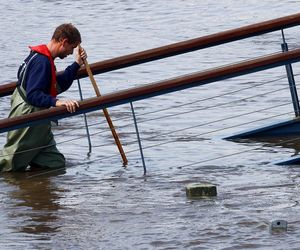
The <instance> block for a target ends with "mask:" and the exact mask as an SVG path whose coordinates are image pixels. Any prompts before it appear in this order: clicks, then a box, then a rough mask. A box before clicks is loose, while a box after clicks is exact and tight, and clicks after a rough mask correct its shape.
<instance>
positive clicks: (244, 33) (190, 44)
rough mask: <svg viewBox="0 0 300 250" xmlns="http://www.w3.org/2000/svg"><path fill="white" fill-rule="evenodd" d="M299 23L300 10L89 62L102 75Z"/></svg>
mask: <svg viewBox="0 0 300 250" xmlns="http://www.w3.org/2000/svg"><path fill="white" fill-rule="evenodd" d="M299 24H300V13H297V14H294V15H290V16H285V17H281V18H276V19H272V20H269V21H265V22H260V23H256V24H252V25H247V26H243V27H240V28H237V29H231V30H227V31H223V32H219V33H215V34H212V35H207V36H203V37H198V38H195V39H190V40H186V41H183V42H178V43H173V44H169V45H165V46H162V47H157V48H154V49H149V50H145V51H141V52H138V53H133V54H130V55H125V56H120V57H116V58H113V59H109V60H105V61H101V62H97V63H93V64H90V66H91V70H92V72H93V74H100V73H104V72H109V71H112V70H117V69H121V68H125V67H129V66H133V65H137V64H141V63H145V62H150V61H154V60H158V59H162V58H166V57H170V56H175V55H179V54H183V53H187V52H191V51H195V50H199V49H204V48H208V47H212V46H216V45H220V44H224V43H228V42H233V41H237V40H241V39H245V38H249V37H252V36H258V35H261V34H265V33H269V32H273V31H277V30H281V29H285V28H290V27H293V26H296V25H299ZM87 76H88V74H87V71H86V69H85V68H82V69H81V70H79V71H78V75H77V77H78V78H84V77H87ZM15 86H16V83H15V82H12V83H9V84H4V85H0V97H1V96H5V95H9V94H11V93H12V92H13V90H14V88H15Z"/></svg>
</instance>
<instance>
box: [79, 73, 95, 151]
mask: <svg viewBox="0 0 300 250" xmlns="http://www.w3.org/2000/svg"><path fill="white" fill-rule="evenodd" d="M77 83H78V91H79V96H80V100H81V101H82V100H83V96H82V91H81V86H80V81H79V79H77ZM83 117H84V124H85V129H86V134H87V139H88V144H89V152H88V153H87V155H88V156H89V155H90V154H91V152H92V143H91V137H90V131H89V127H88V124H87V118H86V114H85V113H84V114H83Z"/></svg>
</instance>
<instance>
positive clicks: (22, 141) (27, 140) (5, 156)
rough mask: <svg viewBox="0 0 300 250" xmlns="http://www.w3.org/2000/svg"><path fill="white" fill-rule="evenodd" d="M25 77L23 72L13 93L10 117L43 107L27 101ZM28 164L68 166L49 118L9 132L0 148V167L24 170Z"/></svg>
mask: <svg viewBox="0 0 300 250" xmlns="http://www.w3.org/2000/svg"><path fill="white" fill-rule="evenodd" d="M28 63H29V62H28ZM27 66H28V65H27ZM24 74H26V70H25V72H24ZM19 79H20V78H19ZM24 79H25V77H24V76H23V77H22V81H21V84H20V85H19V86H18V87H17V88H16V89H15V91H14V93H13V95H12V97H11V110H10V114H9V117H16V116H20V115H24V114H29V113H32V112H36V111H39V110H42V109H43V108H39V107H34V106H32V105H30V104H28V103H27V100H26V92H25V91H24V89H23V87H22V85H23V80H24ZM28 166H42V167H47V168H52V169H54V168H62V167H64V166H65V158H64V156H63V154H61V153H60V152H59V151H58V149H57V148H56V143H55V140H54V137H53V133H52V131H51V123H50V122H45V123H42V124H38V125H34V126H30V127H27V128H22V129H17V130H13V131H9V132H8V134H7V143H6V144H5V145H4V148H3V150H2V153H1V152H0V171H24V170H25V169H26V168H27V167H28Z"/></svg>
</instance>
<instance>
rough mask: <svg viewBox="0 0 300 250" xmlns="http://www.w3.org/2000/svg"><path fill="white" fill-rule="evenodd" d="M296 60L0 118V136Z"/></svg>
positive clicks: (261, 61) (296, 53)
mask: <svg viewBox="0 0 300 250" xmlns="http://www.w3.org/2000/svg"><path fill="white" fill-rule="evenodd" d="M298 61H300V49H295V50H292V51H287V52H280V53H276V54H272V55H269V56H265V57H260V58H258V59H254V60H249V61H244V62H241V63H237V64H232V65H228V66H225V67H219V68H216V69H211V70H207V71H204V72H197V73H194V74H190V75H186V76H181V77H177V78H172V79H169V80H164V81H160V82H156V83H152V84H147V85H144V86H141V87H136V88H131V89H127V90H122V91H118V92H114V93H111V94H107V95H103V96H101V97H95V98H90V99H86V100H84V101H82V102H80V106H79V108H78V109H77V110H76V112H74V113H69V112H67V109H66V107H55V108H51V109H47V110H42V111H38V112H34V113H31V114H27V115H23V116H19V117H13V118H7V119H2V120H0V133H3V132H6V131H10V130H14V129H17V128H23V127H27V126H31V125H33V124H37V123H41V122H43V121H49V120H53V119H62V118H65V117H70V116H74V115H79V114H83V113H87V112H91V111H95V110H99V109H103V108H107V107H112V106H117V105H120V104H125V103H128V102H132V101H136V100H142V99H146V98H149V97H153V96H158V95H162V94H166V93H170V92H174V91H178V90H183V89H187V88H191V87H196V86H200V85H204V84H207V83H211V82H216V81H220V80H224V79H228V78H232V77H237V76H241V75H245V74H250V73H254V72H258V71H262V70H266V69H270V68H274V67H278V66H282V65H285V64H287V63H293V62H298Z"/></svg>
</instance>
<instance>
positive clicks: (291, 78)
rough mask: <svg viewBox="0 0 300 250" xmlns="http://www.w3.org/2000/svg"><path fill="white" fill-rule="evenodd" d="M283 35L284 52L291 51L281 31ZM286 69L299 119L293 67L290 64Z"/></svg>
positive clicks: (299, 110) (299, 112) (282, 46)
mask: <svg viewBox="0 0 300 250" xmlns="http://www.w3.org/2000/svg"><path fill="white" fill-rule="evenodd" d="M281 34H282V40H283V43H282V44H281V49H282V51H283V52H286V51H289V48H288V45H287V43H286V42H285V37H284V33H283V30H281ZM285 69H286V73H287V77H288V81H289V85H290V92H291V96H292V101H293V106H294V112H295V116H296V117H299V116H300V107H299V99H298V94H297V87H296V84H295V78H294V73H293V68H292V65H291V64H290V63H288V64H286V65H285Z"/></svg>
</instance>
